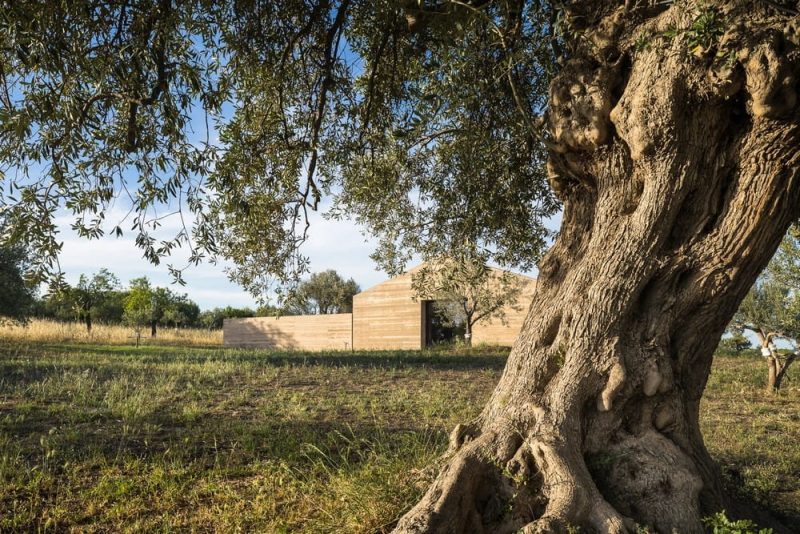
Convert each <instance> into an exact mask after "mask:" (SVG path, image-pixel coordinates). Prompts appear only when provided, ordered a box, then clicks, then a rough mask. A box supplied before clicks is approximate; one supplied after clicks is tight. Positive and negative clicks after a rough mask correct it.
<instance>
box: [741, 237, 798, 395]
mask: <svg viewBox="0 0 800 534" xmlns="http://www.w3.org/2000/svg"><path fill="white" fill-rule="evenodd" d="M731 327H732V328H731V330H733V331H734V332H738V333H741V332H743V331H744V330H749V331H751V332H753V333H754V334H755V336H756V338H757V339H758V342H759V345H760V346H761V355H762V356H764V358H766V360H767V364H768V375H767V389H768V390H769V391H777V390H779V389H780V387H781V383H782V382H783V379H784V377H785V376H786V372H787V371H788V369H789V366H790V365H791V364H792V362H793V361H794V360H795V359H796V358H797V349H796V347H797V344H798V341H800V230H798V228H797V227H794V226H793V227H792V228H790V229H789V232H788V233H787V234H786V236H785V237H784V239H783V241H782V242H781V246H780V248H779V249H778V252H777V253H776V254H775V256H774V257H773V259H772V261H771V262H770V263H769V265H768V266H767V269H766V270H765V271H764V273H763V274H762V276H761V277H760V278H759V279H758V280H757V281H756V283H755V284H754V285H753V287H752V288H751V289H750V292H749V293H748V294H747V296H746V297H745V298H744V300H743V301H742V303H741V304H740V305H739V309H738V311H737V312H736V315H735V316H734V318H733V321H732V323H731ZM777 339H784V340H786V341H788V342H789V343H791V344H792V345H793V346H794V347H795V350H794V351H792V352H791V353H789V354H781V353H780V352H779V351H778V350H777V348H776V346H775V341H776V340H777Z"/></svg>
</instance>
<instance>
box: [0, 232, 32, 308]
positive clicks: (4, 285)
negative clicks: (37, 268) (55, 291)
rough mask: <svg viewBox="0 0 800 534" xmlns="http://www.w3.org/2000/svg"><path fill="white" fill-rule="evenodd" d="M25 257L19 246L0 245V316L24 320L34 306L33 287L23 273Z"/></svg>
mask: <svg viewBox="0 0 800 534" xmlns="http://www.w3.org/2000/svg"><path fill="white" fill-rule="evenodd" d="M25 264H26V258H25V253H24V250H23V249H22V248H21V247H19V246H0V318H6V319H11V320H16V321H24V320H25V319H26V318H27V317H28V315H29V314H30V313H31V311H32V309H33V306H34V289H33V287H32V286H31V284H29V283H28V282H26V281H25V279H24V277H23V274H24V270H25Z"/></svg>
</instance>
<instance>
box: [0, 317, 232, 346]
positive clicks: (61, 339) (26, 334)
mask: <svg viewBox="0 0 800 534" xmlns="http://www.w3.org/2000/svg"><path fill="white" fill-rule="evenodd" d="M141 335H142V337H141V339H140V342H141V343H142V344H144V345H152V344H157V345H182V346H187V345H189V346H193V347H209V346H214V345H222V330H203V329H200V328H181V329H176V328H159V329H158V335H157V336H156V338H151V337H150V329H149V328H146V329H144V330H143V331H142V333H141ZM0 341H12V342H19V343H89V344H95V345H96V344H104V345H134V344H135V343H136V340H135V332H134V329H133V328H132V327H129V326H122V325H104V324H100V323H96V324H95V325H94V326H92V331H91V332H87V330H86V328H85V327H84V326H83V324H81V323H62V322H58V321H50V320H48V319H32V320H30V321H29V322H28V323H27V324H24V325H13V324H6V325H2V326H0Z"/></svg>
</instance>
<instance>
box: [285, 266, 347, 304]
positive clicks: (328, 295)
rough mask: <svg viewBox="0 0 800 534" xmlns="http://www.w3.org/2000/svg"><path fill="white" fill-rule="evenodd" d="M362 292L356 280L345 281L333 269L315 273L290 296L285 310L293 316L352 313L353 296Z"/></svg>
mask: <svg viewBox="0 0 800 534" xmlns="http://www.w3.org/2000/svg"><path fill="white" fill-rule="evenodd" d="M359 291H361V288H359V287H358V284H356V282H355V280H353V279H352V278H351V279H349V280H345V279H344V278H342V277H341V276H340V275H339V273H337V272H336V271H334V270H333V269H329V270H327V271H323V272H321V273H314V274H312V275H311V277H310V278H309V279H308V280H304V281H303V282H301V283H300V285H299V286H297V288H296V289H295V290H294V291H293V292H292V293H291V294H290V295H289V298H288V299H287V301H286V305H285V310H286V312H287V313H289V314H292V315H314V314H327V313H350V312H352V311H353V296H354V295H355V294H356V293H358V292H359Z"/></svg>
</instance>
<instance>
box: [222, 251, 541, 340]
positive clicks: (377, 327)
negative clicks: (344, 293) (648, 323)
mask: <svg viewBox="0 0 800 534" xmlns="http://www.w3.org/2000/svg"><path fill="white" fill-rule="evenodd" d="M417 269H419V267H417V268H415V269H412V270H410V271H409V272H407V273H404V274H402V275H399V276H396V277H394V278H391V279H389V280H387V281H385V282H382V283H380V284H378V285H376V286H373V287H371V288H369V289H367V290H365V291H362V292H361V293H358V294H357V295H355V296H354V297H353V313H338V314H330V315H286V316H281V317H249V318H244V319H238V318H237V319H225V322H224V327H223V339H224V344H225V346H231V347H263V348H281V349H295V350H367V349H369V350H395V349H397V350H399V349H422V348H425V347H426V346H428V345H429V344H430V343H431V342H432V340H431V339H430V322H431V320H432V317H431V313H430V309H431V306H430V304H429V303H430V301H426V300H422V299H418V298H415V293H414V291H413V289H412V287H411V278H412V276H413V274H414V272H415V271H416V270H417ZM515 276H518V277H519V280H520V283H521V286H522V291H521V294H520V297H519V299H518V301H517V303H516V305H515V306H513V307H508V308H506V309H505V310H504V314H505V319H504V321H500V320H499V319H493V320H490V321H479V322H478V323H476V324H475V326H474V327H473V331H472V342H473V344H476V345H477V344H482V343H483V344H490V345H507V346H510V345H512V344H513V343H514V340H515V339H516V338H517V335H518V334H519V331H520V329H521V328H522V323H523V321H524V319H525V316H526V314H527V312H528V308H529V307H530V302H531V299H532V298H533V292H534V290H535V287H536V280H534V279H533V278H530V277H527V276H523V275H519V274H516V275H515Z"/></svg>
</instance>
